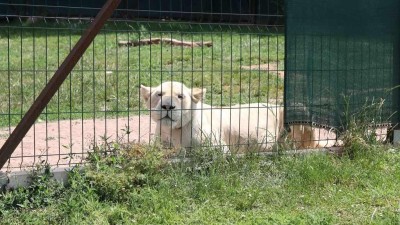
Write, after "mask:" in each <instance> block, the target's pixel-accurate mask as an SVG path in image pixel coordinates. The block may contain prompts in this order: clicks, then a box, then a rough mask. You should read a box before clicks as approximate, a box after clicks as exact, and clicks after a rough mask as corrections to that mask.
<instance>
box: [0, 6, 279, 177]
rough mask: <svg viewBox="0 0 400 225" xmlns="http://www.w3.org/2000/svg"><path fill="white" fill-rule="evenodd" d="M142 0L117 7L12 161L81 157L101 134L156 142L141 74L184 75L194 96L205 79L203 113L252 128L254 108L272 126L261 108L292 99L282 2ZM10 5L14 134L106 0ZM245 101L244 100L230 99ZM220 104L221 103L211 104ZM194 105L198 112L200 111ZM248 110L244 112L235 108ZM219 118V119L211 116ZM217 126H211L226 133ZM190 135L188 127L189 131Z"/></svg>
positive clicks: (5, 63)
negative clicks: (286, 90) (286, 93)
mask: <svg viewBox="0 0 400 225" xmlns="http://www.w3.org/2000/svg"><path fill="white" fill-rule="evenodd" d="M132 2H134V1H132ZM132 2H130V1H127V2H126V3H124V4H122V5H121V6H120V7H119V9H118V10H117V11H116V12H115V13H114V15H113V18H112V19H111V20H110V21H109V22H108V23H107V24H106V26H105V27H104V28H103V30H102V32H101V33H100V34H99V35H98V36H97V37H96V38H95V40H94V42H93V43H92V44H91V46H90V47H89V49H88V50H87V51H86V53H85V54H84V56H83V57H82V58H81V59H80V61H79V63H78V65H77V66H76V67H75V68H74V70H73V72H72V73H71V74H70V75H69V77H68V78H67V80H66V81H65V82H64V84H63V85H62V86H61V88H60V89H59V90H58V92H57V94H56V96H54V98H53V99H52V100H51V102H50V103H49V104H48V105H47V107H46V109H45V110H44V111H43V113H42V114H41V115H40V117H39V119H38V120H37V121H36V123H35V124H34V126H33V127H32V129H31V130H30V131H29V132H28V134H27V135H26V137H25V138H24V140H23V141H22V143H21V144H20V145H19V146H18V148H17V150H16V151H15V152H14V154H13V155H12V157H11V158H10V160H9V162H8V164H7V166H6V168H4V169H6V170H12V169H20V168H23V167H26V166H31V165H33V164H35V163H42V162H47V163H49V164H50V165H52V166H62V165H74V164H80V163H82V162H84V158H85V157H86V155H87V152H88V151H89V150H93V149H94V148H96V147H98V146H100V145H112V144H113V143H115V142H116V141H120V142H127V143H145V144H147V143H150V142H151V141H152V140H154V139H155V136H156V137H157V136H162V135H161V133H160V134H157V133H159V132H161V131H160V130H159V129H158V127H157V125H156V124H157V123H156V121H155V120H154V118H153V120H152V118H151V116H150V114H155V113H156V112H157V110H154V109H153V110H152V112H151V113H150V112H149V110H148V108H147V107H146V103H145V99H144V97H143V93H141V88H140V87H141V84H143V85H144V86H146V87H156V86H158V85H160V84H162V83H166V84H168V83H169V84H171V82H170V81H177V82H180V83H183V84H184V85H185V86H186V87H187V88H188V89H187V90H188V93H186V94H187V95H188V98H186V99H185V100H192V99H193V98H192V97H191V96H192V94H194V91H195V90H197V89H196V88H200V89H202V90H203V89H205V91H203V92H202V96H201V101H200V102H201V105H199V106H201V108H202V109H203V110H201V111H202V112H203V113H201V115H202V116H203V114H204V115H205V114H207V113H208V111H210V112H214V113H211V114H212V115H214V114H215V112H217V111H218V110H219V111H218V112H219V113H217V114H216V115H214V119H210V120H212V121H214V120H216V119H217V120H219V121H224V123H226V124H227V125H225V126H226V127H229V128H232V125H231V124H233V125H235V124H238V125H239V127H240V124H242V128H239V130H246V129H247V130H248V132H247V133H250V132H249V131H250V130H249V129H250V128H249V126H247V127H246V121H249V119H250V118H252V119H255V123H261V122H263V123H265V124H263V126H264V127H265V126H266V125H267V122H265V119H264V118H262V116H261V115H262V114H261V113H262V110H261V111H260V108H266V107H265V105H267V104H269V105H273V106H275V105H277V106H279V105H281V104H282V101H283V69H284V67H283V66H284V33H283V4H282V1H276V0H271V1H267V2H261V1H260V2H252V1H226V2H225V1H222V0H221V1H214V2H213V1H211V2H208V1H207V2H206V1H201V4H199V3H198V2H197V3H196V1H192V2H191V4H190V6H189V5H187V4H186V3H183V2H180V1H176V2H175V1H168V3H165V2H163V1H159V2H157V3H154V4H153V3H150V2H152V1H149V2H148V3H146V2H147V1H137V2H135V3H132ZM0 4H1V6H2V7H1V8H2V11H1V12H0V13H1V15H0V17H1V18H0V19H1V22H0V26H1V29H0V36H1V39H0V48H1V49H2V50H1V51H0V58H1V61H0V73H1V77H2V79H0V86H1V87H2V91H1V93H0V128H1V130H0V143H3V142H4V141H5V140H6V138H7V137H8V136H9V135H10V133H11V131H12V130H13V129H14V127H15V126H16V124H17V123H18V122H19V120H20V119H21V118H22V116H23V115H24V113H25V112H26V111H27V109H28V108H29V107H30V105H31V104H32V102H33V100H34V99H35V98H36V97H37V95H38V93H40V91H41V90H42V89H43V87H44V86H45V84H46V83H47V82H48V80H49V78H50V77H51V76H52V75H53V74H54V72H55V71H56V70H57V68H58V66H59V65H60V63H61V62H62V61H63V59H64V58H65V57H66V55H67V54H68V53H69V51H70V50H71V48H72V47H73V46H74V44H75V43H76V41H77V40H78V39H79V37H80V36H81V35H82V33H83V32H84V30H85V29H86V28H87V26H88V24H89V23H90V22H91V20H92V17H93V16H94V15H95V14H96V12H97V11H98V10H99V8H100V7H101V4H102V3H97V2H94V1H93V2H89V1H88V2H85V3H83V2H79V3H76V2H74V1H54V2H47V1H35V2H34V4H26V3H25V2H22V1H21V2H18V1H16V2H15V3H0ZM97 4H99V5H97ZM217 6H219V7H217ZM225 6H226V7H225ZM180 89H181V90H180V92H183V88H182V87H181V88H180ZM142 90H143V89H142ZM151 90H155V89H151ZM176 90H177V89H176ZM160 91H161V92H166V90H165V89H164V90H160ZM179 94H184V93H179ZM166 95H169V93H166ZM164 99H166V97H164ZM178 99H179V98H178ZM171 102H172V101H171ZM250 103H260V104H257V105H251V104H250ZM191 104H193V102H192V101H191ZM237 104H241V106H237V107H231V106H234V105H237ZM245 104H247V105H245ZM181 105H182V104H181ZM181 105H180V106H181ZM211 106H213V107H214V108H216V109H214V108H213V109H212V110H209V108H208V107H211ZM260 106H261V107H260ZM222 107H224V108H223V109H221V108H222ZM239 108H240V109H239ZM242 108H243V109H242ZM184 109H186V111H187V112H191V115H193V112H196V110H192V109H188V108H184ZM273 109H274V110H275V111H274V110H270V111H271V112H268V110H267V111H266V112H264V113H266V114H268V113H270V114H271V113H272V115H273V117H274V118H276V115H278V114H279V112H278V111H279V108H278V107H275V108H273ZM246 110H248V111H247V117H246V118H245V117H243V115H244V114H245V113H246ZM153 112H154V113H153ZM260 112H261V113H260ZM238 113H239V114H243V115H241V116H239V115H238V116H236V117H235V116H232V115H236V114H238ZM175 114H176V113H174V115H173V116H175ZM221 115H222V116H221ZM211 117H212V116H211ZM271 117H272V116H271ZM180 120H181V123H182V119H180ZM242 120H243V121H242ZM270 120H272V118H270ZM211 123H212V122H211ZM204 124H207V123H206V122H205V121H204V123H203V122H201V123H200V128H201V130H206V129H205V125H204ZM221 124H222V122H221ZM216 125H217V122H214V125H213V126H212V127H214V126H216ZM203 126H204V127H203ZM170 127H171V126H170ZM212 127H211V132H210V134H212V135H214V136H215V134H214V130H213V129H214V128H212ZM257 132H259V133H260V137H261V136H262V135H261V133H265V134H264V136H263V138H264V139H265V138H266V137H267V136H270V135H271V134H267V132H266V131H265V130H264V131H257ZM183 134H186V133H185V132H182V131H181V135H180V137H179V138H181V137H182V135H183ZM192 135H193V134H191V136H192ZM220 135H222V134H220ZM257 135H258V134H257ZM274 135H275V134H274ZM200 136H201V137H200V138H201V139H203V138H204V139H207V138H209V137H206V136H204V135H203V134H201V135H200ZM233 138H234V137H233V136H232V135H228V137H227V139H228V140H230V139H232V140H233ZM243 138H244V137H243ZM191 139H195V138H191ZM164 141H165V140H164ZM256 141H260V142H261V140H256ZM268 141H269V140H267V141H265V140H264V142H268ZM271 142H273V140H271ZM202 143H203V142H201V143H200V144H202ZM221 143H222V142H221ZM232 143H233V142H232ZM164 144H165V143H164ZM167 144H169V145H170V146H171V145H173V144H174V142H173V141H172V140H169V143H167ZM175 144H176V143H175ZM181 144H183V143H181ZM229 144H230V141H226V142H223V144H222V145H229Z"/></svg>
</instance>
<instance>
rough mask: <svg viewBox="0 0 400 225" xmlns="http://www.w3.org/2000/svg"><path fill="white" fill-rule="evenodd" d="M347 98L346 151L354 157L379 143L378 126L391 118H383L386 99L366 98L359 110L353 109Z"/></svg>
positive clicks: (345, 113)
mask: <svg viewBox="0 0 400 225" xmlns="http://www.w3.org/2000/svg"><path fill="white" fill-rule="evenodd" d="M344 99H345V111H344V115H343V118H345V122H344V126H343V130H344V131H345V132H344V133H343V135H342V138H343V145H344V149H345V152H346V153H347V154H348V155H349V156H350V157H354V156H355V155H356V154H357V153H358V152H360V151H365V150H369V149H371V148H372V147H373V146H374V145H376V144H378V143H379V141H378V137H377V135H376V128H377V126H378V125H379V124H380V123H381V122H382V121H386V120H388V119H389V118H382V116H381V115H382V107H383V105H384V103H385V100H384V99H379V100H375V99H372V100H369V99H366V100H365V103H364V105H363V106H362V107H361V110H359V111H355V112H354V111H352V110H351V107H350V102H349V98H344Z"/></svg>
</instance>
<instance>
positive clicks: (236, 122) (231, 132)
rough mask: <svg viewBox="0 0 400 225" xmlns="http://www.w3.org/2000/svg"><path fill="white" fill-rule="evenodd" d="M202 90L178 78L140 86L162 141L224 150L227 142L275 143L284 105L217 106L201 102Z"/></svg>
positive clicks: (281, 124) (267, 147) (186, 146)
mask: <svg viewBox="0 0 400 225" xmlns="http://www.w3.org/2000/svg"><path fill="white" fill-rule="evenodd" d="M205 92H206V90H205V89H198V88H193V89H189V88H187V87H186V86H185V85H183V84H182V83H179V82H165V83H162V84H161V85H159V86H158V87H146V86H143V85H142V86H141V95H142V98H143V99H144V100H145V101H146V106H147V108H148V109H150V115H151V118H152V119H153V120H154V121H155V122H157V126H156V132H155V133H156V136H157V137H159V138H160V139H161V141H162V142H163V143H164V144H169V145H172V146H174V147H177V148H180V147H184V148H188V147H193V146H196V145H205V144H207V143H209V144H212V145H213V146H220V147H221V148H222V149H223V151H224V152H227V151H228V148H227V147H226V145H229V146H244V147H248V146H249V145H253V144H257V146H259V147H260V148H262V149H263V150H269V149H271V147H272V146H273V145H274V144H275V143H276V141H277V140H278V138H279V136H280V134H281V131H282V129H283V107H281V106H275V105H269V104H267V103H252V104H244V105H235V106H232V107H226V108H221V107H220V108H216V107H211V106H210V105H207V104H205V103H203V102H202V99H203V96H204V95H205ZM159 93H162V96H158V95H159ZM181 95H183V96H184V97H183V98H179V96H181ZM163 105H164V108H163ZM170 106H172V107H173V109H170ZM167 109H170V110H167ZM166 115H168V117H169V118H168V117H166Z"/></svg>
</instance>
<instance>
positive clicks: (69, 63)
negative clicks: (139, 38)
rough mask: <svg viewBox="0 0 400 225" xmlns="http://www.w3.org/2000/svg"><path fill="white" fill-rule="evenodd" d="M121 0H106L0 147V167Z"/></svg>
mask: <svg viewBox="0 0 400 225" xmlns="http://www.w3.org/2000/svg"><path fill="white" fill-rule="evenodd" d="M120 2H121V0H108V1H107V2H106V3H105V4H104V6H103V8H102V9H101V10H100V12H99V13H98V14H97V16H96V18H95V19H94V20H93V22H92V24H91V25H90V27H89V28H88V29H87V30H86V31H85V33H84V34H83V35H82V37H81V38H80V39H79V41H78V42H77V43H76V45H75V46H74V48H73V49H72V50H71V52H70V53H69V54H68V56H67V57H66V58H65V60H64V62H63V63H62V64H61V66H60V67H59V68H58V70H57V71H56V72H55V73H54V75H53V77H52V78H51V79H50V81H49V82H48V83H47V85H46V87H45V88H44V89H43V90H42V92H41V93H40V94H39V96H38V97H37V98H36V100H35V101H34V103H33V104H32V106H31V107H30V108H29V110H28V111H27V112H26V114H25V115H24V117H23V118H22V120H21V121H20V122H19V124H18V125H17V127H16V128H15V129H14V130H13V132H12V133H11V135H10V137H8V139H7V140H6V142H5V143H4V144H3V146H2V147H1V149H0V169H1V168H3V166H4V165H5V163H6V162H7V160H8V159H9V158H10V157H11V155H12V153H13V152H14V150H15V149H16V148H17V146H18V145H19V143H20V142H21V140H22V138H23V137H24V136H25V135H26V133H27V132H28V130H29V129H30V128H31V127H32V125H33V123H34V122H35V121H36V119H37V118H38V117H39V115H40V113H42V111H43V109H44V108H45V107H46V105H47V104H48V103H49V101H50V100H51V98H52V97H53V96H54V94H55V93H56V92H57V90H58V89H59V87H60V86H61V84H62V83H63V82H64V80H65V79H66V78H67V77H68V74H69V73H70V72H71V71H72V69H73V68H74V66H75V65H76V63H77V62H78V60H79V59H80V58H81V57H82V55H83V53H84V52H85V51H86V49H87V48H88V47H89V45H90V43H92V41H93V39H94V38H95V37H96V35H97V34H98V33H99V31H100V29H101V28H102V27H103V25H104V23H105V22H106V21H107V20H108V18H110V16H111V15H112V13H113V12H114V10H115V9H116V8H117V7H118V5H119V3H120Z"/></svg>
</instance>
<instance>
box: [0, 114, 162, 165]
mask: <svg viewBox="0 0 400 225" xmlns="http://www.w3.org/2000/svg"><path fill="white" fill-rule="evenodd" d="M128 127H129V131H130V133H129V134H127V131H128ZM12 129H14V127H12V128H11V131H12ZM154 129H155V123H154V122H152V121H151V119H150V117H149V116H148V115H141V116H140V117H139V116H131V117H129V118H118V119H95V120H94V119H90V120H71V121H69V120H64V121H59V122H57V121H55V122H48V123H45V122H42V123H36V124H35V125H34V126H33V127H32V128H31V129H30V130H29V132H28V134H27V135H26V136H25V137H24V139H23V141H22V143H21V144H19V146H18V147H17V149H16V150H15V151H14V153H13V154H12V158H11V159H10V160H9V163H7V164H6V165H5V166H4V168H3V169H2V171H12V170H20V169H21V168H27V167H29V166H32V165H33V164H35V163H39V162H42V161H45V162H48V163H49V164H50V165H58V166H68V165H74V164H76V163H81V162H82V161H83V160H84V157H85V156H86V154H87V152H88V151H89V150H90V149H92V148H93V146H94V144H97V145H99V144H104V143H105V138H106V139H107V142H112V141H115V140H120V141H123V142H140V143H148V142H149V140H150V138H151V136H152V135H153V132H154ZM9 134H10V131H9V129H8V128H0V146H2V145H3V143H4V142H5V141H6V139H7V137H8V136H9Z"/></svg>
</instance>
